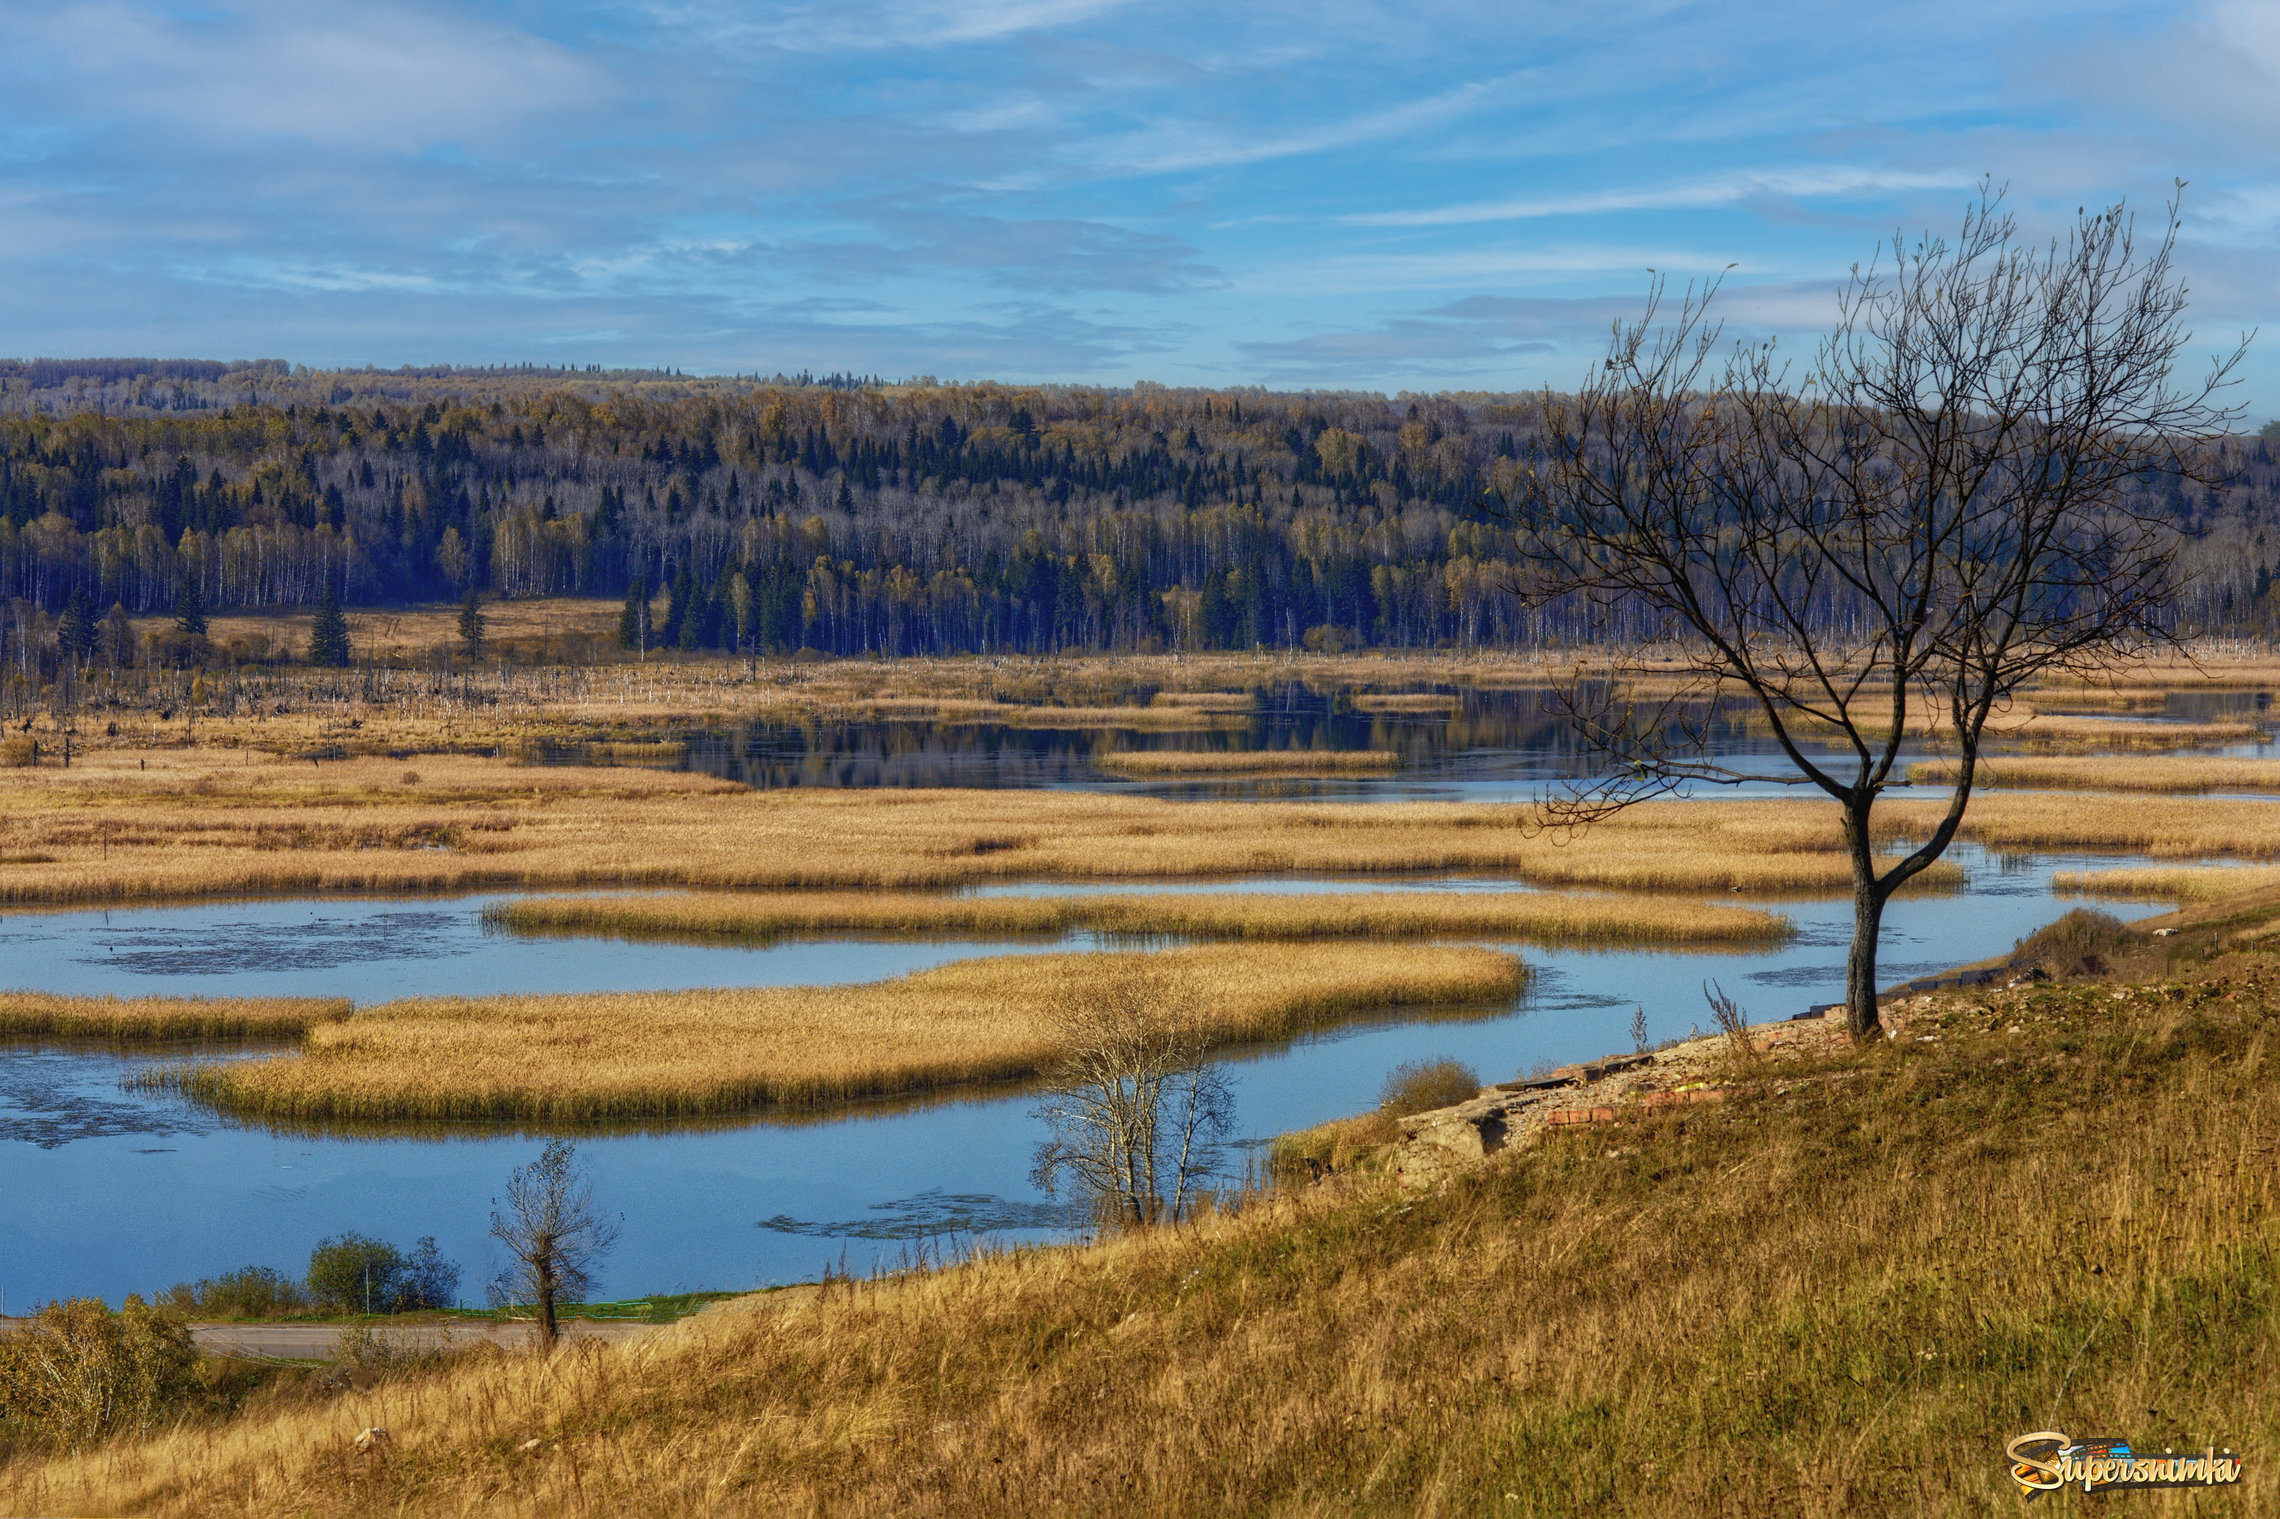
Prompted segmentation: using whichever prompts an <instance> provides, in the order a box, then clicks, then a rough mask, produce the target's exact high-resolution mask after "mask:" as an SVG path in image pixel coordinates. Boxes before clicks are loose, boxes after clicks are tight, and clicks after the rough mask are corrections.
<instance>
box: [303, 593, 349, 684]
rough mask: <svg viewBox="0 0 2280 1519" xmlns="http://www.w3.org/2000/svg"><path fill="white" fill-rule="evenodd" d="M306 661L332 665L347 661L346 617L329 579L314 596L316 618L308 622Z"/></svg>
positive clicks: (335, 666) (336, 665)
mask: <svg viewBox="0 0 2280 1519" xmlns="http://www.w3.org/2000/svg"><path fill="white" fill-rule="evenodd" d="M309 663H310V664H313V665H325V666H328V667H330V668H333V669H338V668H339V667H340V666H342V665H345V664H347V663H348V619H347V618H346V617H344V616H342V615H341V610H340V597H339V595H338V594H336V593H335V592H334V590H333V588H332V581H331V580H329V579H328V580H326V582H325V588H324V590H323V592H322V593H321V594H319V596H318V598H317V619H316V621H315V622H313V623H311V624H310V626H309Z"/></svg>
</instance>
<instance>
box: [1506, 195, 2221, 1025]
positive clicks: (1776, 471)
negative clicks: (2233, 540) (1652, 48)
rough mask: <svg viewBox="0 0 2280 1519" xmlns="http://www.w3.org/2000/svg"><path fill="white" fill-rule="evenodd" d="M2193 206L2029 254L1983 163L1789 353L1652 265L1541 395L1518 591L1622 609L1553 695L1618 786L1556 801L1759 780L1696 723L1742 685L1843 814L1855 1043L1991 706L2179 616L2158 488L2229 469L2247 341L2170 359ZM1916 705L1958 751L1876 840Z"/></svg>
mask: <svg viewBox="0 0 2280 1519" xmlns="http://www.w3.org/2000/svg"><path fill="white" fill-rule="evenodd" d="M2176 211H2177V205H2176V202H2175V201H2172V202H2171V203H2170V205H2169V207H2168V215H2167V218H2166V231H2165V232H2164V235H2163V236H2162V238H2161V240H2160V242H2159V243H2158V245H2156V246H2155V247H2153V248H2152V249H2151V250H2150V251H2141V250H2140V249H2139V248H2138V247H2137V246H2136V243H2135V240H2134V227H2133V222H2132V220H2131V218H2130V217H2129V216H2128V215H2127V214H2126V213H2125V212H2124V210H2123V208H2122V207H2121V206H2119V205H2117V206H2114V207H2111V208H2109V209H2107V210H2104V211H2101V212H2098V213H2095V214H2091V215H2085V216H2081V217H2080V218H2079V219H2078V221H2077V222H2076V224H2075V226H2074V227H2073V229H2072V230H2071V232H2070V233H2069V234H2068V235H2067V237H2066V238H2065V239H2064V240H2063V241H2056V242H2053V243H2051V244H2050V245H2048V246H2047V247H2044V248H2034V247H2030V246H2027V245H2024V244H2022V243H2021V242H2020V240H2019V237H2018V233H2017V229H2016V227H2015V225H2014V223H2013V220H2012V218H2011V217H2010V216H2009V215H2008V214H2006V213H2004V212H2003V211H2002V210H2001V196H2000V194H1999V193H1996V192H1994V191H1992V190H1991V189H1989V188H1985V187H1983V188H1982V191H1981V193H1980V196H1979V199H1978V201H1977V203H1976V204H1975V205H1974V206H1973V207H1972V208H1971V209H1970V210H1969V211H1968V212H1967V213H1966V215H1965V217H1964V219H1963V225H1962V229H1961V231H1960V234H1959V235H1958V237H1957V239H1956V240H1955V242H1953V243H1952V244H1951V243H1949V242H1947V241H1945V240H1943V239H1938V238H1933V237H1929V236H1927V237H1926V238H1925V239H1924V240H1922V241H1920V242H1918V243H1916V244H1915V245H1913V246H1912V247H1911V246H1908V245H1907V244H1905V243H1903V242H1902V241H1901V240H1900V239H1897V238H1895V240H1894V242H1893V245H1892V248H1891V258H1890V262H1889V264H1878V265H1872V266H1871V267H1870V268H1869V269H1868V270H1866V271H1863V270H1862V269H1860V268H1858V267H1857V266H1856V267H1855V269H1854V270H1853V272H1852V275H1851V278H1850V279H1849V281H1848V282H1847V284H1846V286H1845V288H1844V291H1843V293H1842V295H1841V296H1840V298H1839V302H1838V314H1837V321H1836V325H1835V327H1834V329H1833V330H1832V331H1831V332H1830V334H1829V335H1828V336H1827V337H1826V338H1824V339H1823V340H1822V341H1821V343H1820V345H1819V347H1818V349H1817V350H1816V351H1815V353H1814V355H1813V357H1812V359H1811V360H1810V361H1809V362H1808V363H1807V364H1806V365H1804V366H1803V373H1802V374H1801V375H1797V376H1792V375H1791V373H1790V371H1789V366H1788V364H1787V362H1786V361H1785V360H1784V359H1782V358H1780V357H1779V356H1777V354H1776V351H1775V347H1774V345H1773V344H1772V343H1771V342H1763V343H1758V344H1754V345H1736V346H1735V348H1734V349H1732V350H1731V352H1730V356H1729V357H1727V358H1725V359H1724V360H1723V362H1719V361H1717V360H1716V358H1715V354H1716V351H1717V349H1718V341H1719V328H1718V326H1717V325H1716V324H1714V323H1713V322H1711V321H1710V319H1709V312H1708V308H1709V304H1710V300H1711V297H1712V295H1713V294H1714V293H1715V290H1716V287H1715V285H1712V286H1711V287H1710V288H1709V289H1706V290H1704V291H1702V292H1700V293H1697V292H1696V291H1694V290H1693V289H1692V288H1689V290H1688V292H1687V294H1686V297H1685V299H1684V300H1683V302H1682V303H1681V305H1680V307H1679V309H1678V311H1677V313H1676V314H1675V318H1674V319H1673V320H1672V321H1670V322H1669V324H1668V325H1667V326H1662V327H1658V326H1657V323H1656V318H1657V315H1658V309H1659V302H1660V298H1661V294H1662V285H1661V282H1660V281H1659V280H1658V281H1657V283H1656V285H1655V286H1654V288H1653V291H1652V293H1651V294H1650V297H1649V300H1648V303H1647V309H1646V314H1645V316H1644V317H1643V318H1642V319H1641V320H1640V321H1639V322H1637V323H1635V324H1623V325H1619V326H1618V327H1617V328H1616V331H1615V335H1614V339H1613V342H1612V344H1611V346H1610V347H1609V350H1608V353H1607V357H1606V359H1605V361H1604V363H1603V364H1601V365H1600V366H1598V367H1597V368H1596V369H1594V370H1593V372H1592V374H1591V375H1590V377H1589V378H1588V379H1587V380H1586V381H1585V382H1584V384H1583V386H1582V387H1581V389H1580V390H1578V391H1577V392H1576V393H1575V394H1574V395H1573V396H1554V395H1551V394H1549V393H1547V394H1546V395H1545V396H1544V397H1543V399H1542V402H1541V413H1542V420H1543V423H1544V432H1545V436H1546V444H1545V447H1546V450H1547V457H1546V458H1545V460H1544V461H1543V462H1542V463H1541V464H1540V465H1539V466H1538V467H1537V469H1536V471H1535V486H1536V494H1537V496H1538V497H1539V499H1540V501H1541V503H1542V512H1541V516H1540V518H1539V519H1538V520H1537V521H1534V522H1532V523H1529V524H1527V527H1528V528H1529V533H1528V543H1527V546H1526V549H1525V554H1526V558H1527V562H1528V568H1527V572H1528V576H1529V584H1528V585H1527V586H1526V587H1525V589H1526V590H1527V591H1528V593H1529V594H1530V595H1532V596H1536V597H1539V598H1551V597H1558V596H1580V597H1581V598H1583V599H1584V601H1585V602H1586V603H1587V604H1588V605H1590V606H1591V607H1592V608H1593V609H1594V610H1595V612H1598V613H1601V614H1604V620H1605V621H1606V622H1607V623H1608V625H1609V626H1610V627H1612V626H1614V625H1615V624H1616V623H1617V622H1621V623H1623V624H1625V625H1627V626H1628V627H1629V628H1630V629H1631V630H1632V638H1631V641H1630V643H1629V644H1628V645H1618V644H1614V643H1611V644H1610V645H1609V646H1608V647H1607V648H1605V649H1603V650H1602V651H1601V653H1600V656H1599V657H1600V664H1599V666H1598V667H1597V668H1595V669H1592V670H1589V671H1579V675H1578V678H1577V680H1576V681H1574V682H1573V683H1572V684H1571V685H1570V686H1569V688H1568V690H1567V692H1566V693H1565V701H1566V704H1567V706H1568V709H1569V711H1570V712H1571V714H1573V715H1574V717H1575V718H1576V720H1577V721H1578V723H1579V725H1580V726H1581V727H1582V728H1583V730H1584V731H1585V733H1586V734H1587V736H1588V737H1589V738H1590V739H1591V740H1592V741H1593V742H1594V744H1595V745H1596V746H1597V747H1598V748H1599V749H1601V750H1602V751H1603V752H1604V753H1606V754H1607V755H1608V756H1609V758H1610V759H1611V761H1612V767H1611V768H1612V774H1611V778H1609V779H1605V780H1602V781H1596V782H1591V783H1586V784H1578V785H1575V786H1572V787H1569V788H1566V789H1565V790H1563V791H1561V792H1559V793H1558V794H1555V795H1553V796H1551V797H1548V798H1547V799H1546V801H1545V804H1544V811H1545V814H1546V816H1547V818H1548V819H1549V821H1551V822H1552V823H1553V824H1554V825H1556V826H1563V827H1574V826H1582V825H1588V824H1589V823H1591V822H1593V821H1595V820H1598V819H1600V818H1603V817H1606V816H1608V815H1609V814H1611V813H1613V812H1615V811H1618V810H1620V809H1622V808H1624V807H1627V806H1630V805H1632V804H1633V803H1635V802H1639V801H1642V800H1646V799H1648V798H1650V797H1657V796H1663V795H1667V794H1669V793H1671V792H1673V791H1675V790H1678V789H1680V788H1682V787H1684V786H1686V785H1687V784H1688V783H1690V782H1710V783H1718V784H1732V783H1736V782H1739V781H1742V780H1746V779H1750V778H1751V777H1748V776H1745V775H1743V774H1741V773H1739V772H1737V771H1735V770H1734V769H1732V768H1731V767H1728V766H1725V765H1722V764H1719V763H1717V762H1715V760H1714V759H1713V758H1712V756H1711V753H1710V750H1709V748H1708V740H1709V738H1710V731H1711V730H1710V722H1711V720H1712V719H1713V718H1715V717H1716V716H1717V715H1718V713H1719V711H1720V706H1721V702H1722V701H1723V700H1725V699H1728V698H1738V699H1739V701H1740V702H1741V703H1742V704H1743V706H1744V708H1745V710H1747V709H1754V712H1753V714H1752V715H1753V717H1755V718H1756V719H1757V720H1760V721H1762V722H1763V723H1764V724H1766V725H1767V726H1768V727H1769V728H1770V730H1771V732H1772V736H1773V739H1774V742H1775V743H1776V744H1777V745H1778V747H1779V748H1780V751H1781V753H1782V754H1783V755H1784V756H1785V757H1786V759H1787V760H1788V763H1789V765H1790V766H1791V767H1793V768H1794V770H1795V771H1796V775H1795V776H1794V777H1792V778H1791V780H1790V783H1791V784H1798V785H1811V786H1814V787H1817V788H1819V790H1820V791H1822V792H1823V793H1825V794H1827V795H1828V796H1830V797H1832V798H1833V799H1835V800H1836V802H1837V803H1838V805H1839V806H1840V808H1841V809H1842V811H1843V829H1844V841H1845V847H1846V851H1847V853H1848V855H1849V856H1850V858H1851V863H1852V880H1853V940H1852V950H1851V954H1850V957H1849V958H1848V960H1847V962H1846V967H1845V1000H1846V1008H1847V1013H1848V1018H1849V1022H1850V1026H1851V1029H1852V1032H1853V1034H1854V1036H1855V1037H1856V1038H1866V1037H1868V1036H1869V1035H1871V1034H1873V1033H1874V1032H1876V1030H1877V1028H1878V1018H1877V1009H1876V948H1877V934H1878V931H1879V927H1880V924H1881V922H1882V918H1883V912H1884V905H1885V902H1886V901H1887V899H1889V898H1890V896H1891V895H1892V893H1893V891H1894V890H1896V889H1897V888H1898V887H1899V886H1900V885H1902V884H1903V883H1904V882H1906V881H1908V880H1909V879H1911V878H1912V877H1914V876H1916V875H1918V874H1919V873H1921V872H1922V871H1923V870H1924V869H1925V868H1926V867H1928V866H1929V865H1931V864H1932V862H1933V861H1935V860H1937V859H1938V858H1939V857H1940V855H1941V854H1942V852H1944V851H1945V850H1946V849H1947V847H1948V845H1949V843H1950V842H1952V841H1953V840H1954V838H1955V835H1956V829H1957V826H1958V825H1959V824H1960V823H1961V822H1962V821H1963V817H1964V810H1965V808H1966V807H1967V806H1968V805H1969V803H1970V800H1971V791H1972V783H1973V780H1974V778H1975V769H1976V765H1977V762H1978V759H1979V756H1980V752H1981V745H1982V739H1983V736H1984V733H1985V730H1986V725H1987V721H1988V718H1989V717H1990V715H1992V714H1994V713H1996V712H1998V711H2000V710H2002V709H2003V708H2005V707H2006V706H2007V705H2008V704H2009V702H2010V701H2011V699H2012V697H2013V695H2014V694H2015V693H2016V692H2017V691H2018V690H2019V689H2020V688H2021V687H2022V686H2023V685H2024V684H2026V683H2027V682H2029V681H2032V680H2035V679H2037V678H2039V677H2044V676H2048V675H2051V674H2055V673H2066V674H2074V675H2085V674H2091V673H2096V672H2103V671H2109V670H2111V669H2113V668H2114V667H2115V666H2116V665H2117V664H2119V663H2121V662H2124V661H2127V660H2129V659H2131V658H2133V657H2135V656H2137V655H2139V654H2140V653H2142V652H2143V651H2145V650H2146V649H2148V648H2150V647H2155V646H2159V645H2162V644H2164V643H2168V642H2171V641H2172V640H2173V633H2172V623H2171V618H2170V611H2171V607H2172V604H2173V591H2174V584H2173V581H2174V576H2173V555H2174V546H2175V544H2176V541H2177V525H2176V523H2175V521H2174V520H2173V519H2172V518H2170V517H2169V516H2168V515H2166V514H2165V513H2164V512H2163V511H2162V510H2161V508H2160V507H2159V506H2158V505H2156V504H2152V503H2153V502H2154V501H2156V500H2157V497H2156V496H2155V495H2154V494H2153V491H2154V490H2155V489H2157V488H2158V487H2160V486H2162V485H2164V484H2166V483H2170V482H2183V481H2193V482H2198V483H2202V484H2213V483H2216V482H2217V481H2218V480H2219V479H2220V478H2221V465H2220V464H2219V463H2218V461H2217V460H2216V459H2215V458H2212V457H2211V456H2210V452H2209V451H2208V450H2206V449H2205V448H2204V447H2203V446H2202V445H2204V444H2205V443H2206V442H2207V441H2208V440H2209V439H2211V438H2212V437H2214V436H2216V435H2218V434H2220V433H2222V432H2223V431H2225V430H2226V429H2227V428H2228V427H2229V425H2230V424H2231V423H2232V422H2233V421H2234V420H2235V419H2236V417H2237V415H2238V413H2237V411H2236V410H2227V409H2223V408H2220V407H2219V406H2218V405H2217V404H2216V401H2217V397H2218V393H2219V392H2220V391H2221V390H2222V389H2223V388H2224V387H2225V386H2226V385H2228V384H2229V383H2231V379H2230V377H2231V374H2232V371H2233V369H2234V368H2235V367H2236V366H2237V365H2238V364H2239V362H2240V360H2241V358H2242V356H2243V355H2244V353H2245V351H2246V348H2247V339H2246V338H2245V337H2244V338H2243V339H2242V340H2241V342H2240V345H2239V346H2238V347H2236V348H2235V349H2234V350H2233V351H2232V353H2231V355H2230V356H2229V357H2225V358H2221V359H2218V360H2217V361H2215V362H2214V363H2212V365H2211V367H2210V369H2209V372H2208V373H2207V374H2206V375H2205V376H2204V377H2202V378H2201V379H2199V380H2197V381H2188V380H2180V379H2179V378H2178V376H2177V369H2178V365H2179V363H2180V360H2181V358H2182V356H2183V353H2184V350H2185V349H2186V347H2187V345H2188V344H2189V343H2190V341H2191V334H2190V333H2189V332H2187V331H2186V330H2185V328H2184V326H2183V320H2184V313H2185V285H2184V282H2183V281H2182V279H2181V278H2179V277H2178V275H2177V274H2176V272H2175V270H2174V267H2173V263H2172V254H2173V251H2174V248H2175V243H2176V236H2177V217H2176ZM1650 647H1653V648H1656V649H1658V650H1659V655H1660V657H1658V658H1654V659H1650V658H1648V657H1647V655H1646V652H1645V651H1646V650H1647V649H1648V648H1650ZM1586 676H1588V677H1589V678H1585V677H1586ZM1912 727H1913V728H1914V729H1915V730H1916V731H1925V730H1929V731H1930V732H1932V733H1934V734H1936V735H1938V737H1939V738H1940V740H1941V742H1942V743H1943V745H1945V744H1952V745H1953V748H1954V752H1955V758H1956V770H1955V779H1954V783H1953V785H1952V786H1951V787H1950V788H1949V791H1948V795H1947V805H1946V807H1945V809H1944V811H1943V812H1942V814H1941V816H1940V817H1939V819H1938V821H1937V822H1936V824H1934V825H1933V826H1932V827H1931V828H1930V830H1929V832H1928V833H1926V834H1925V835H1924V836H1923V837H1922V838H1921V839H1919V840H1917V841H1915V843H1916V847H1914V848H1913V849H1911V850H1909V851H1908V852H1907V853H1905V854H1902V855H1901V856H1900V857H1899V858H1897V859H1888V858H1880V857H1879V855H1878V852H1877V851H1878V844H1879V843H1880V842H1889V841H1888V840H1880V839H1879V838H1878V836H1877V834H1876V832H1875V831H1874V829H1873V827H1872V812H1873V809H1874V808H1875V805H1876V803H1877V801H1878V799H1879V798H1880V797H1882V795H1883V794H1884V792H1885V790H1886V788H1887V787H1889V786H1892V785H1894V784H1896V783H1897V779H1898V778H1897V777H1896V775H1895V762H1896V761H1897V760H1898V758H1899V755H1900V751H1901V744H1902V741H1903V739H1904V738H1905V736H1906V735H1907V734H1908V733H1909V732H1910V731H1911V728H1912ZM1823 740H1826V741H1828V743H1829V747H1828V749H1826V750H1824V749H1822V748H1821V747H1820V743H1821V741H1823Z"/></svg>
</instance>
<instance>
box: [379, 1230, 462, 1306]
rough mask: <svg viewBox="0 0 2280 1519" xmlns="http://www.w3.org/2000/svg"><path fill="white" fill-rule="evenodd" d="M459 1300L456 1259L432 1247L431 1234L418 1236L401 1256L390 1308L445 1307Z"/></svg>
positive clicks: (433, 1237)
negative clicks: (416, 1242)
mask: <svg viewBox="0 0 2280 1519" xmlns="http://www.w3.org/2000/svg"><path fill="white" fill-rule="evenodd" d="M458 1301H459V1263H458V1262H457V1261H447V1260H445V1259H444V1258H443V1253H442V1252H441V1251H439V1250H437V1249H436V1247H435V1236H434V1235H432V1234H430V1235H427V1236H425V1237H423V1238H422V1239H421V1240H420V1245H419V1248H418V1249H417V1250H414V1251H413V1252H412V1253H411V1254H410V1255H407V1256H405V1257H404V1265H403V1271H402V1273H401V1274H400V1275H399V1276H398V1277H397V1278H396V1292H395V1296H394V1297H393V1298H392V1299H391V1300H390V1302H389V1308H390V1311H392V1312H395V1313H410V1312H413V1311H415V1310H417V1309H421V1308H449V1307H450V1306H451V1305H452V1304H454V1303H456V1302H458Z"/></svg>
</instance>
